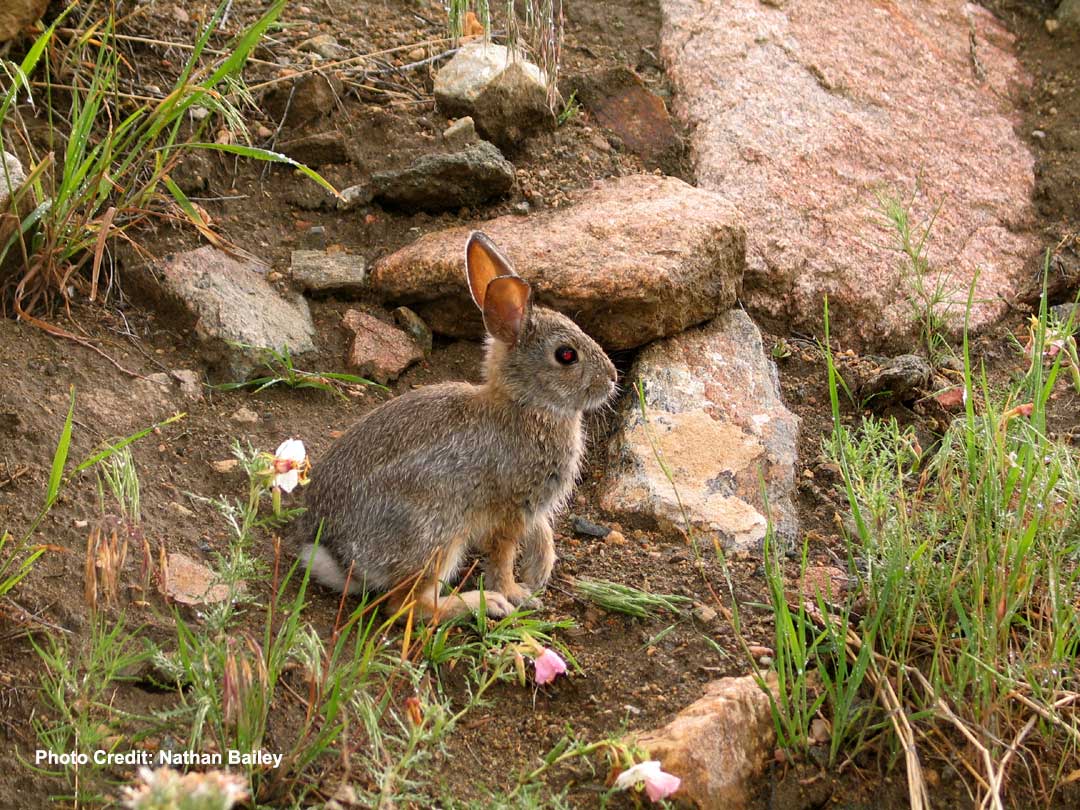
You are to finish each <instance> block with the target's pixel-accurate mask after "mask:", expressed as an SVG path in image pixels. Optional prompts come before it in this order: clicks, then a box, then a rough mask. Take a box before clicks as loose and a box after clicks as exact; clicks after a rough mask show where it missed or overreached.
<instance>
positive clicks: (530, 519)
mask: <svg viewBox="0 0 1080 810" xmlns="http://www.w3.org/2000/svg"><path fill="white" fill-rule="evenodd" d="M465 268H466V276H467V279H468V284H469V290H470V291H471V293H472V298H473V301H475V302H476V305H477V307H479V308H480V310H481V312H483V316H484V326H485V327H486V329H487V332H488V339H487V345H486V352H485V358H484V382H483V384H481V385H470V384H469V383H464V382H452V383H444V384H441V385H432V386H428V387H426V388H421V389H417V390H414V391H410V392H408V393H406V394H403V395H402V396H400V397H397V398H395V399H392V400H390V401H389V402H386V403H384V404H383V405H380V406H379V407H377V408H375V409H374V410H372V411H371V412H369V413H368V414H366V415H365V416H364V417H363V418H362V419H360V421H359V422H357V423H356V424H355V425H353V427H352V428H351V429H350V430H349V431H348V432H346V433H345V435H343V436H342V437H341V438H340V439H338V440H337V442H335V443H334V445H333V446H332V447H331V448H330V449H329V450H328V451H327V453H326V455H325V456H324V457H323V458H322V459H321V460H320V461H319V462H318V463H317V464H315V466H314V468H313V469H312V471H311V483H310V485H309V486H308V487H307V489H306V496H307V497H306V505H307V511H306V512H305V513H304V515H303V517H301V518H300V519H299V521H298V529H299V531H301V532H302V538H301V539H302V540H303V542H305V543H306V545H305V546H304V547H303V549H302V551H301V559H302V560H303V561H304V562H306V563H307V565H308V567H309V568H310V570H311V576H312V578H313V579H315V580H316V581H318V582H321V583H323V584H324V585H327V586H329V587H332V588H335V589H337V590H341V589H343V588H344V587H345V583H346V574H347V572H348V571H349V569H350V568H351V569H352V574H351V578H350V579H349V582H350V590H351V591H387V590H391V589H395V588H396V590H395V593H394V595H393V596H394V602H393V603H392V605H393V606H398V605H400V604H401V603H402V600H404V599H405V598H406V597H407V595H408V594H407V591H408V588H407V587H400V588H399V587H397V586H401V585H402V584H403V583H414V584H415V588H414V589H413V590H412V593H413V597H414V598H415V599H416V606H417V610H418V612H419V613H420V615H423V616H436V615H437V616H441V617H447V616H453V615H457V614H459V613H462V612H465V611H468V610H476V609H477V608H479V606H480V602H481V597H483V600H484V602H485V604H486V608H487V612H488V613H489V614H490V615H492V616H502V615H505V614H507V613H509V612H510V611H512V610H513V606H514V605H520V604H521V603H523V602H525V601H526V600H527V599H528V598H529V595H530V593H532V592H534V591H536V590H538V589H540V588H543V587H544V585H546V584H547V581H548V578H549V577H550V576H551V569H552V566H553V565H554V563H555V546H554V541H553V534H552V520H553V519H554V517H555V515H556V513H557V512H558V511H559V510H560V509H561V508H562V507H563V505H564V504H565V502H566V500H567V498H568V497H569V495H570V492H571V490H572V488H573V486H574V483H575V481H576V479H577V476H578V473H579V468H580V465H581V456H582V452H583V450H584V434H583V430H582V417H583V414H584V413H585V412H586V411H590V410H594V409H596V408H599V407H601V406H603V405H604V404H605V403H606V402H608V401H609V400H610V399H611V397H612V396H613V395H614V393H615V390H616V385H615V383H616V378H617V375H616V371H615V367H614V366H613V365H612V363H611V361H610V360H609V359H608V357H607V355H605V354H604V351H603V350H602V349H601V348H600V347H599V346H598V345H597V344H596V343H595V342H594V341H593V340H592V339H591V338H589V337H588V336H587V335H586V334H585V333H584V332H582V331H581V330H580V329H579V328H578V327H577V326H576V325H575V324H574V323H573V322H572V321H571V320H570V319H569V318H567V317H565V316H563V315H560V314H559V313H558V312H554V311H553V310H550V309H545V308H543V307H539V306H533V303H532V291H531V289H530V287H529V285H528V283H527V282H526V281H525V280H524V279H522V278H520V277H519V276H518V275H517V274H516V273H515V272H514V270H513V268H512V267H511V266H510V264H509V262H508V261H507V260H506V259H505V258H504V257H503V256H502V255H501V254H500V253H499V251H498V250H497V249H496V248H495V246H494V244H492V242H491V240H489V239H488V238H487V237H486V236H484V234H482V233H479V232H474V233H472V234H471V235H470V236H469V239H468V242H467V243H466V246H465ZM320 522H321V524H322V532H321V534H320V535H319V542H318V545H317V546H316V545H315V544H314V543H313V542H312V541H313V540H314V538H315V536H316V533H317V531H318V527H319V525H320ZM519 549H520V552H521V557H522V559H521V563H520V572H521V579H522V581H523V583H524V584H522V583H521V582H518V581H517V580H516V579H515V578H514V561H515V558H516V557H517V556H518V552H519ZM470 550H476V551H479V552H481V553H482V554H483V556H484V558H485V568H484V584H485V587H486V588H487V590H485V591H484V592H483V594H481V592H480V591H468V592H465V593H462V594H459V595H457V596H454V597H452V598H449V597H442V598H440V593H441V591H442V583H444V582H445V581H447V580H450V579H452V578H453V577H454V575H455V573H457V571H458V569H459V566H460V564H461V561H462V559H463V557H464V555H465V554H466V553H467V552H468V551H470Z"/></svg>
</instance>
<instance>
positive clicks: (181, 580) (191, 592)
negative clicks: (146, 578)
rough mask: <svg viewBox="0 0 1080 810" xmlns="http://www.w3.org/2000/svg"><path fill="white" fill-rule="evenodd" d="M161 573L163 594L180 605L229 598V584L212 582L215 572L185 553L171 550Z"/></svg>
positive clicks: (208, 603)
mask: <svg viewBox="0 0 1080 810" xmlns="http://www.w3.org/2000/svg"><path fill="white" fill-rule="evenodd" d="M162 573H163V577H162V578H163V580H164V591H165V594H166V595H167V596H168V597H169V598H170V599H172V600H173V601H174V602H179V603H180V604H182V605H212V604H215V603H217V602H223V601H224V600H226V599H228V598H229V586H228V585H226V584H224V583H218V584H214V583H215V582H217V580H218V576H217V574H215V573H214V572H213V571H211V570H210V569H209V568H208V567H206V566H205V565H203V564H202V563H200V562H196V561H195V560H193V559H191V558H190V557H188V556H187V555H185V554H181V553H179V552H176V551H174V552H172V553H171V554H169V556H168V562H167V569H166V571H165V572H162Z"/></svg>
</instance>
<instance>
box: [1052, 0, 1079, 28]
mask: <svg viewBox="0 0 1080 810" xmlns="http://www.w3.org/2000/svg"><path fill="white" fill-rule="evenodd" d="M1057 19H1058V22H1059V23H1061V24H1062V25H1065V26H1070V27H1073V28H1080V0H1061V4H1060V5H1059V6H1058V9H1057Z"/></svg>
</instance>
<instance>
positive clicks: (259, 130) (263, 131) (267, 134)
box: [255, 124, 274, 141]
mask: <svg viewBox="0 0 1080 810" xmlns="http://www.w3.org/2000/svg"><path fill="white" fill-rule="evenodd" d="M255 137H256V138H257V139H258V140H260V141H268V140H270V139H271V138H272V137H274V130H272V129H270V127H268V126H267V125H266V124H259V126H258V127H256V128H255Z"/></svg>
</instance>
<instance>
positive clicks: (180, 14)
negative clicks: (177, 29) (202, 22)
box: [173, 6, 191, 25]
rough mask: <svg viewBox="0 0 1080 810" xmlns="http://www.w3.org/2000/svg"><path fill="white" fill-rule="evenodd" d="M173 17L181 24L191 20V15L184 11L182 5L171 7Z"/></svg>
mask: <svg viewBox="0 0 1080 810" xmlns="http://www.w3.org/2000/svg"><path fill="white" fill-rule="evenodd" d="M173 17H175V18H176V21H177V22H178V23H180V24H181V25H186V24H187V23H189V22H191V15H189V14H188V13H187V12H186V11H184V9H183V7H182V6H174V7H173Z"/></svg>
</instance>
